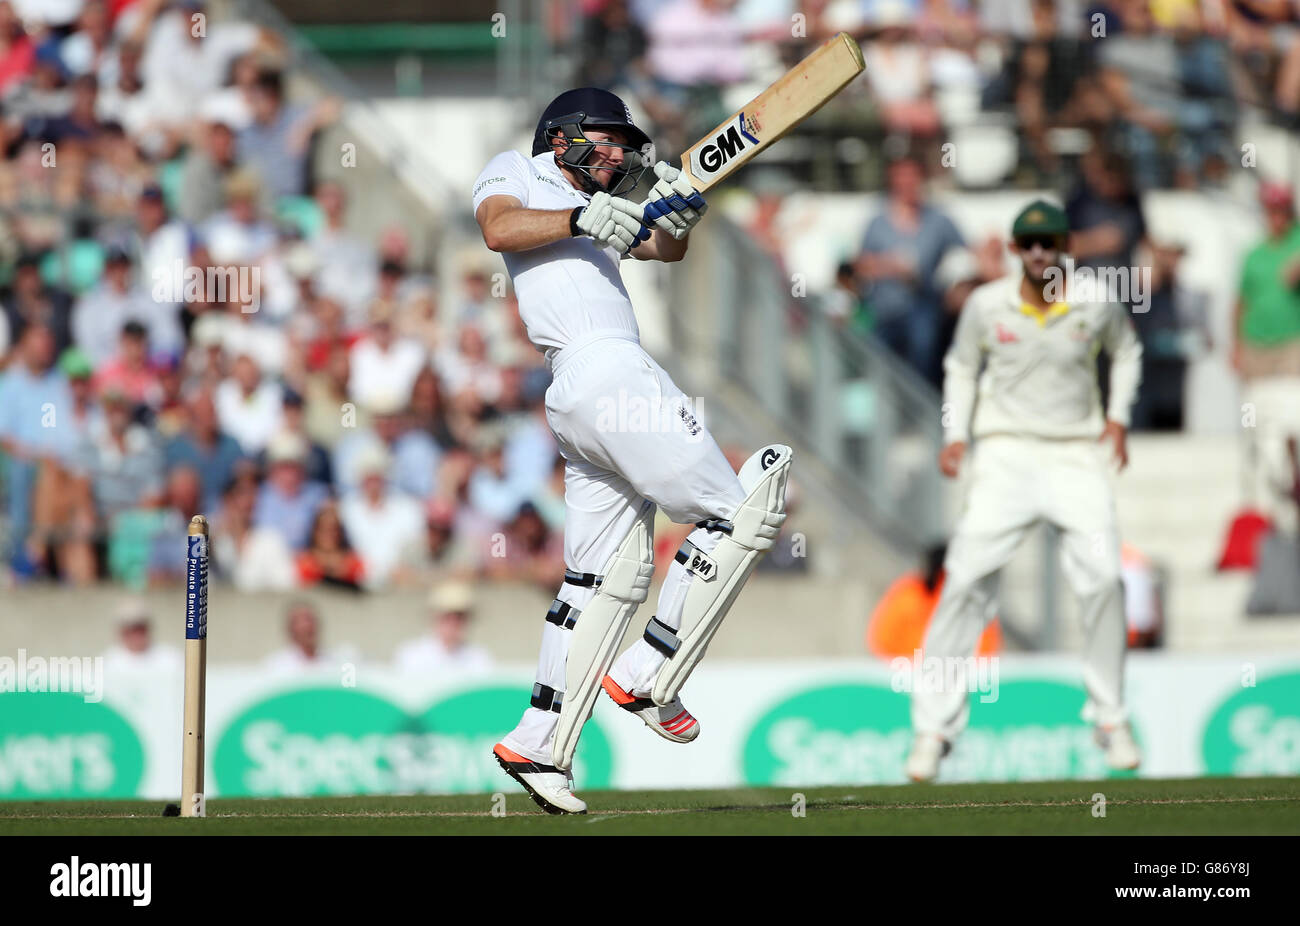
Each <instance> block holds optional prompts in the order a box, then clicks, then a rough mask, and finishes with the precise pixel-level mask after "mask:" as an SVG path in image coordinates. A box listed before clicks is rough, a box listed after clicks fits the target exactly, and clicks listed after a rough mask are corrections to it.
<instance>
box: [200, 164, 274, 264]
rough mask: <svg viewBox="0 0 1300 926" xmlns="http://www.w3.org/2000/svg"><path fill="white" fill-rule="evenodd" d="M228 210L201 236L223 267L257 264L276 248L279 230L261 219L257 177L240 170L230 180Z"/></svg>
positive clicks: (205, 225) (206, 225)
mask: <svg viewBox="0 0 1300 926" xmlns="http://www.w3.org/2000/svg"><path fill="white" fill-rule="evenodd" d="M225 196H226V200H225V208H224V209H223V210H222V211H220V212H218V213H216V214H215V215H212V216H210V217H209V218H208V219H207V220H206V221H204V223H203V224H202V225H201V226H200V228H199V232H200V234H201V235H202V237H203V241H204V243H205V244H206V245H207V247H208V250H209V251H210V252H211V253H212V256H213V257H214V258H215V259H216V260H217V261H218V262H219V263H222V264H256V263H257V262H259V261H260V260H261V259H262V258H263V257H265V256H266V255H267V254H269V253H270V252H271V250H272V249H273V248H274V247H275V243H276V237H275V226H274V225H272V224H271V223H270V222H268V221H266V220H265V219H263V218H262V217H261V213H260V211H259V205H258V203H259V201H260V198H261V186H260V185H259V183H258V179H257V175H256V174H254V173H253V172H252V171H249V170H236V171H233V172H232V173H230V174H229V175H228V176H227V177H226V183H225Z"/></svg>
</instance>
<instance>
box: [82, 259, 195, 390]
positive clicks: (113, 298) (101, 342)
mask: <svg viewBox="0 0 1300 926" xmlns="http://www.w3.org/2000/svg"><path fill="white" fill-rule="evenodd" d="M128 322H133V323H135V325H136V327H137V328H140V329H141V330H142V331H145V332H147V337H146V341H147V343H148V344H149V345H151V346H152V348H153V349H154V350H156V351H159V352H160V353H178V352H180V350H181V349H182V348H183V347H184V341H183V337H182V335H181V330H180V326H179V323H178V319H177V317H176V309H175V306H173V305H171V304H168V303H162V302H156V301H155V300H154V299H152V298H151V297H150V294H149V293H148V292H146V291H144V290H143V289H140V288H138V287H136V286H133V285H132V283H131V258H130V257H129V256H127V253H126V252H125V251H123V250H121V249H120V248H113V249H111V250H109V252H108V254H107V255H106V257H105V261H104V276H103V277H102V278H101V279H100V281H99V284H98V285H97V286H96V287H95V288H94V289H92V290H91V291H90V292H88V293H86V294H85V295H84V296H82V297H81V298H80V299H78V300H77V305H76V308H74V309H73V310H72V331H73V335H74V337H75V338H76V342H77V346H78V347H80V348H81V349H82V350H84V351H85V352H86V353H87V354H89V355H90V357H91V360H92V361H93V362H94V364H95V366H96V368H98V367H101V366H104V365H105V364H107V363H109V362H110V361H111V360H112V359H113V356H114V347H115V346H116V347H118V348H120V347H122V344H121V341H120V340H119V337H120V336H121V335H122V334H123V332H124V330H125V329H124V328H123V326H124V325H126V324H127V323H128Z"/></svg>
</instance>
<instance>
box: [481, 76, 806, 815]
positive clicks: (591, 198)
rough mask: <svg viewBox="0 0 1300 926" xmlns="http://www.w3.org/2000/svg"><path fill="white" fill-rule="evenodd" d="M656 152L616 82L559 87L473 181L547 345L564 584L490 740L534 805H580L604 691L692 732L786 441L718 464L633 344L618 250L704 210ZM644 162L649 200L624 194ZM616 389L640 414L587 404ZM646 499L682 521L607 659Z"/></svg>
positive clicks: (669, 232)
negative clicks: (577, 784) (710, 651)
mask: <svg viewBox="0 0 1300 926" xmlns="http://www.w3.org/2000/svg"><path fill="white" fill-rule="evenodd" d="M653 151H654V148H653V145H652V144H651V141H650V139H649V138H648V137H647V136H646V134H645V133H644V132H643V131H641V129H639V128H638V127H637V126H636V125H635V124H634V123H633V120H632V114H631V112H630V111H629V110H628V108H627V107H626V106H625V105H624V104H623V101H622V100H620V99H619V98H618V97H617V96H615V95H614V94H612V93H609V92H607V91H604V90H598V89H593V88H583V89H578V90H569V91H567V92H565V93H562V94H560V96H558V97H556V99H555V100H554V101H552V102H551V104H550V105H549V106H547V108H546V110H545V112H543V113H542V116H541V119H540V121H539V122H538V124H537V132H536V134H535V136H534V139H533V148H532V156H531V157H524V156H523V155H522V154H520V153H518V152H515V151H507V152H504V153H502V154H499V155H497V156H496V157H494V158H493V159H492V160H491V161H490V162H489V163H488V165H487V167H486V168H484V170H483V172H482V174H480V175H479V177H478V179H477V181H476V182H475V184H474V192H473V199H474V215H475V218H476V219H477V221H478V224H479V227H480V229H481V230H482V232H483V240H484V242H485V243H486V244H487V246H488V247H489V248H491V249H492V250H493V251H498V252H500V253H501V254H502V255H503V256H504V258H505V263H506V269H507V271H508V272H509V274H510V277H511V279H512V280H513V281H514V287H515V292H516V295H517V297H518V302H519V314H520V317H521V318H522V320H523V322H524V325H525V327H526V328H527V331H528V337H529V339H530V340H531V341H532V343H533V345H534V346H535V347H537V349H538V350H540V351H542V352H543V353H544V354H545V355H546V360H547V366H548V367H549V369H550V371H551V375H552V382H551V386H550V388H549V389H547V392H546V417H547V421H548V422H549V424H550V427H551V430H552V432H553V433H554V434H555V438H556V441H557V443H558V445H559V447H560V452H561V454H562V455H563V457H564V460H565V522H564V560H565V567H566V571H565V577H564V582H563V584H562V585H561V587H560V588H559V590H558V591H557V593H556V597H555V601H554V603H553V604H552V605H551V607H550V610H549V611H548V612H547V614H546V621H545V623H544V624H543V625H542V644H541V655H540V657H539V659H538V665H537V679H536V684H535V685H534V686H533V693H532V699H531V702H530V705H529V707H528V708H527V709H526V710H525V711H524V714H523V717H522V718H521V719H520V721H519V724H518V725H517V726H516V727H515V728H514V730H512V731H511V732H510V733H508V734H507V735H506V736H505V737H504V738H503V739H502V740H501V742H500V743H498V744H497V745H496V746H495V747H494V748H493V754H494V756H495V757H496V760H497V762H498V764H500V766H501V767H502V768H503V769H504V770H505V772H506V774H508V775H509V776H510V777H511V778H513V779H514V780H515V781H517V782H519V783H520V784H521V785H522V786H523V787H524V789H525V790H526V791H527V792H528V793H529V794H530V795H531V796H532V798H533V800H535V801H536V802H537V803H538V804H539V805H540V806H541V807H542V808H543V809H544V810H546V811H547V812H548V813H556V814H560V813H584V812H586V808H587V805H586V804H585V803H584V802H583V801H582V800H580V799H579V798H578V797H577V796H575V795H574V794H573V793H572V788H573V776H572V767H573V756H574V750H575V749H576V747H577V742H578V736H579V734H580V733H581V731H582V726H583V724H584V723H586V721H587V718H588V717H590V716H591V712H592V708H593V707H594V705H595V699H596V697H597V695H598V694H599V693H600V691H601V690H602V689H603V690H604V691H605V693H606V694H607V695H608V696H609V697H610V698H612V699H613V700H614V702H615V703H617V704H618V705H619V706H620V707H622V708H623V709H624V710H626V711H628V712H629V713H631V714H634V715H636V716H637V717H639V718H640V719H641V720H643V721H644V722H645V724H646V725H647V726H649V727H650V729H651V730H653V731H654V732H655V733H657V734H658V735H659V736H662V737H664V738H665V739H667V740H670V741H672V742H674V743H689V742H691V741H692V740H694V739H695V738H696V737H697V736H699V733H700V725H699V722H698V721H697V720H696V719H695V717H694V716H692V715H691V713H690V712H689V711H687V709H686V707H685V706H684V705H683V704H682V700H681V698H680V696H679V694H678V692H679V691H680V690H681V687H682V685H683V684H684V683H685V681H686V679H687V678H688V677H689V676H690V673H691V671H692V670H693V669H694V667H695V665H696V664H697V663H698V662H699V660H700V658H701V657H702V656H703V655H704V651H705V648H706V647H707V646H708V644H709V641H710V640H711V639H712V637H713V634H714V633H715V632H716V631H717V629H718V625H719V624H720V623H721V621H722V619H723V617H725V616H726V613H727V610H728V609H729V608H730V606H731V604H732V602H733V601H734V600H735V598H736V595H737V594H739V592H740V589H741V586H742V585H743V584H744V582H745V580H746V579H747V578H748V576H749V574H750V573H751V572H752V571H753V569H754V566H755V564H756V562H757V560H758V558H759V557H760V556H761V555H762V554H763V553H765V552H766V551H767V550H769V549H770V548H771V546H772V544H773V542H774V541H775V539H776V536H777V534H778V533H779V531H780V528H781V525H782V523H783V522H784V521H785V485H786V480H787V476H788V471H789V467H790V460H791V451H790V448H789V447H786V446H784V445H781V444H770V445H768V446H767V447H764V448H762V449H761V450H759V451H758V452H757V453H755V454H754V455H753V456H752V457H751V458H750V459H749V460H748V461H747V462H746V463H745V464H744V465H743V466H742V467H741V470H740V473H739V474H737V473H735V472H734V471H733V470H732V469H731V466H730V465H729V464H728V463H727V460H726V458H725V457H724V456H723V454H722V451H721V449H719V447H718V445H717V443H716V441H714V439H713V437H712V436H711V435H710V434H709V433H708V431H707V430H706V429H705V428H704V426H703V424H701V423H700V421H699V420H698V419H697V418H696V417H695V414H694V413H693V411H692V408H691V403H690V400H689V399H688V398H687V397H686V396H685V394H683V393H682V391H681V390H680V389H678V388H677V386H676V385H675V384H674V383H673V381H672V380H671V379H670V378H669V376H668V374H667V373H665V372H664V370H663V369H662V368H661V367H660V366H659V364H657V363H656V362H655V361H654V360H653V359H652V358H651V357H650V355H649V354H647V353H646V352H645V351H644V350H643V349H642V348H641V344H640V338H639V333H638V328H637V322H636V316H635V314H634V313H633V311H632V304H631V301H630V299H629V298H628V294H627V290H626V289H625V288H624V286H623V282H622V279H621V278H620V276H619V266H620V263H621V261H623V260H625V259H628V258H634V259H639V260H660V261H677V260H681V259H682V256H683V255H684V254H685V253H686V248H687V240H688V238H687V236H688V235H689V233H690V230H691V229H692V228H693V227H694V226H695V224H696V223H698V222H699V221H700V219H701V217H703V215H704V213H705V211H706V209H707V206H706V204H705V202H704V198H703V196H701V194H700V193H699V192H698V191H697V190H695V189H694V188H692V187H691V185H690V184H689V182H687V181H686V179H685V178H684V177H683V176H682V175H681V173H680V171H679V170H678V169H677V168H674V167H673V166H671V165H669V164H667V163H666V162H663V161H659V162H657V163H655V161H654V155H653ZM651 164H653V167H654V175H655V177H656V178H657V180H656V182H655V184H654V186H653V188H652V190H651V193H650V197H649V199H647V200H645V201H644V202H633V201H632V200H629V199H626V198H624V197H625V195H627V194H630V193H631V192H632V191H633V190H635V189H636V187H637V185H638V183H639V182H640V180H641V177H642V176H643V175H644V174H645V172H646V171H647V170H648V169H649V167H650V165H651ZM651 225H653V230H652V229H651V227H650V226H651ZM623 397H626V399H625V401H629V402H630V401H634V400H637V399H640V400H642V401H643V402H644V403H646V404H645V405H644V406H643V407H646V408H649V409H651V410H652V411H651V414H650V415H649V416H647V417H648V418H649V419H650V420H649V422H648V426H645V427H637V428H633V427H631V426H630V425H626V426H621V427H620V426H611V425H610V421H609V416H608V414H607V413H606V414H602V409H605V410H607V409H608V408H609V407H610V405H611V404H613V403H617V402H618V401H620V399H622V398H623ZM656 412H658V413H656ZM665 421H671V423H672V424H673V426H672V427H665V426H662V424H663V422H665ZM656 506H657V507H659V508H662V509H663V510H664V512H665V513H666V514H667V515H668V516H669V517H670V518H672V520H674V521H676V522H678V523H692V524H695V525H696V526H695V530H694V531H692V532H691V534H690V535H689V536H688V538H687V539H686V541H685V542H684V543H683V544H682V546H681V549H680V550H679V551H678V552H677V555H676V558H675V561H674V562H673V564H672V565H671V567H670V568H669V572H668V576H667V579H666V580H665V582H664V584H663V588H662V591H661V593H660V596H659V609H658V614H657V615H656V616H654V617H651V618H650V621H649V623H648V624H647V625H646V629H645V632H644V634H643V635H642V637H641V638H640V639H639V640H637V641H636V642H635V643H634V644H633V645H632V646H631V647H629V648H628V650H627V651H626V652H624V653H623V655H622V657H621V658H620V659H619V660H618V662H617V663H615V662H614V656H615V654H616V653H617V649H618V646H619V644H620V642H621V641H622V639H623V634H624V631H625V630H626V628H627V626H628V624H629V622H630V621H631V619H632V615H633V613H634V612H635V610H636V607H637V605H638V604H640V603H641V602H643V601H645V599H646V597H647V595H648V591H649V587H650V579H651V576H652V575H653V573H654V559H653V544H652V540H651V530H652V527H653V518H654V514H655V510H656Z"/></svg>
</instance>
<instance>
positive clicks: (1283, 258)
mask: <svg viewBox="0 0 1300 926" xmlns="http://www.w3.org/2000/svg"><path fill="white" fill-rule="evenodd" d="M1260 202H1261V205H1262V206H1263V208H1264V218H1265V224H1266V237H1265V239H1264V240H1263V241H1261V242H1260V243H1259V244H1257V245H1256V246H1255V247H1254V248H1252V249H1251V250H1250V251H1249V252H1248V253H1247V254H1246V258H1245V262H1244V263H1243V265H1242V269H1241V278H1240V283H1239V284H1238V295H1237V302H1236V307H1235V310H1234V314H1233V325H1232V330H1233V345H1232V363H1233V367H1234V368H1235V369H1236V370H1237V372H1238V373H1239V374H1240V375H1241V377H1242V379H1243V380H1244V395H1243V398H1244V399H1245V401H1246V402H1247V403H1249V405H1250V406H1251V407H1252V408H1253V410H1254V412H1255V417H1256V427H1255V429H1254V431H1253V433H1252V435H1251V436H1252V438H1253V442H1254V449H1255V452H1256V459H1257V461H1258V462H1257V465H1256V472H1255V473H1254V479H1255V481H1256V486H1257V490H1258V492H1257V497H1270V496H1271V494H1272V493H1271V486H1272V485H1273V484H1274V483H1275V482H1276V481H1277V480H1278V478H1279V477H1280V475H1281V474H1282V473H1284V472H1285V471H1286V453H1285V446H1286V439H1287V437H1288V435H1290V434H1294V433H1297V432H1300V402H1297V401H1296V395H1297V394H1300V393H1298V391H1297V390H1300V224H1298V223H1297V222H1296V213H1295V202H1294V199H1293V195H1292V192H1291V189H1290V187H1289V186H1287V185H1285V184H1282V183H1266V184H1265V185H1264V186H1262V187H1261V188H1260Z"/></svg>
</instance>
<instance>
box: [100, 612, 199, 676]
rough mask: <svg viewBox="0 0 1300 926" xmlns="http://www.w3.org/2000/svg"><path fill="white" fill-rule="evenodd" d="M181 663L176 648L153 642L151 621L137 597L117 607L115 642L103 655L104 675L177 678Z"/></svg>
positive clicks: (181, 658)
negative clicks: (137, 674) (129, 674)
mask: <svg viewBox="0 0 1300 926" xmlns="http://www.w3.org/2000/svg"><path fill="white" fill-rule="evenodd" d="M184 667H185V660H184V658H183V657H182V655H181V652H180V650H179V649H178V648H176V647H174V646H169V645H167V644H163V643H154V642H153V618H152V616H151V615H150V613H149V608H148V607H147V606H146V605H145V603H144V602H143V601H141V600H140V599H138V598H131V599H128V600H126V601H123V602H121V603H120V604H119V605H118V606H117V643H116V644H114V645H113V646H111V647H109V649H108V650H107V651H105V653H104V674H105V675H107V676H110V677H111V676H114V675H117V674H119V673H127V672H136V673H139V674H141V675H147V676H151V677H164V678H165V677H167V676H172V677H175V678H179V677H180V674H181V671H182V670H183V669H184Z"/></svg>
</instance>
